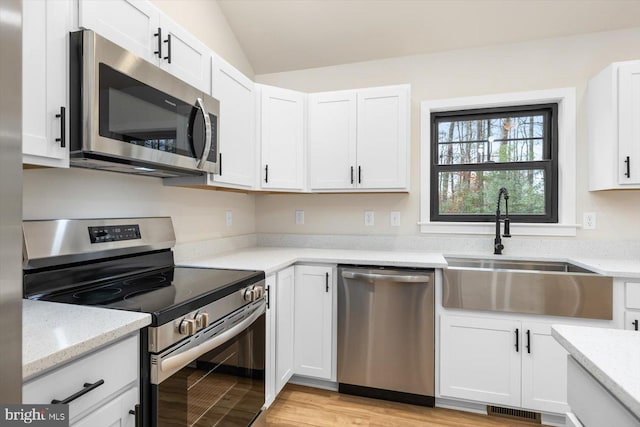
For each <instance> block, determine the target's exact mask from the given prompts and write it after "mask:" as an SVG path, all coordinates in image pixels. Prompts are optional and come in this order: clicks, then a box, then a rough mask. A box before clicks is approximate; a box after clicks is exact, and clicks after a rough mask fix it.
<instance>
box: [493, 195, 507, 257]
mask: <svg viewBox="0 0 640 427" xmlns="http://www.w3.org/2000/svg"><path fill="white" fill-rule="evenodd" d="M502 196H504V209H505V213H504V234H503V235H502V237H511V233H510V232H509V222H510V220H509V192H508V191H507V189H506V188H504V187H502V188H501V189H500V191H498V203H497V204H496V238H495V239H494V241H493V254H494V255H502V250H503V249H504V245H503V244H502V238H501V237H500V198H501V197H502Z"/></svg>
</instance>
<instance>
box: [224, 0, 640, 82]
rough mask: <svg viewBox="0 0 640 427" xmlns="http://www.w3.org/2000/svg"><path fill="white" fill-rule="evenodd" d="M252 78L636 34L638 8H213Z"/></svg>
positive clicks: (266, 0)
mask: <svg viewBox="0 0 640 427" xmlns="http://www.w3.org/2000/svg"><path fill="white" fill-rule="evenodd" d="M218 3H219V4H220V7H221V9H222V11H223V12H224V14H225V16H226V18H227V20H228V22H229V25H230V26H231V28H232V29H233V31H234V32H235V34H236V36H237V38H238V40H239V42H240V44H241V45H242V47H243V48H244V50H245V53H246V54H247V56H248V58H249V61H250V62H251V63H252V65H253V67H254V70H255V72H256V74H265V73H273V72H280V71H287V70H296V69H303V68H312V67H321V66H329V65H336V64H343V63H350V62H357V61H367V60H374V59H381V58H389V57H395V56H405V55H413V54H420V53H431V52H439V51H446V50H452V49H464V48H473V47H480V46H487V45H495V44H504V43H514V42H522V41H528V40H536V39H543V38H551V37H560V36H568V35H573V34H581V33H590V32H597V31H608V30H615V29H622V28H629V27H636V26H640V0H218Z"/></svg>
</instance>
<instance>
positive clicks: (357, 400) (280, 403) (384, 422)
mask: <svg viewBox="0 0 640 427" xmlns="http://www.w3.org/2000/svg"><path fill="white" fill-rule="evenodd" d="M538 425H539V424H538ZM267 426H270V427H273V426H290V427H294V426H295V427H301V426H371V427H392V426H393V427H395V426H398V427H404V426H406V427H409V426H412V427H413V426H429V427H507V426H508V427H535V426H536V424H532V423H528V422H520V421H515V420H509V419H507V418H499V417H494V416H491V417H489V416H486V415H478V414H472V413H468V412H459V411H452V410H450V409H442V408H425V407H420V406H414V405H407V404H404V403H396V402H387V401H384V400H375V399H368V398H365V397H358V396H349V395H346V394H339V393H337V392H333V391H327V390H319V389H315V388H309V387H303V386H299V385H293V384H287V386H286V387H285V388H284V390H282V392H280V394H279V396H278V398H277V400H276V401H275V402H274V403H273V405H271V407H270V408H269V410H268V411H267Z"/></svg>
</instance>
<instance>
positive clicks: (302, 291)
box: [294, 266, 334, 380]
mask: <svg viewBox="0 0 640 427" xmlns="http://www.w3.org/2000/svg"><path fill="white" fill-rule="evenodd" d="M333 288H334V286H333V269H332V268H331V267H316V266H296V292H295V307H296V310H295V339H294V348H295V351H294V353H295V373H296V374H297V375H304V376H308V377H314V378H320V379H326V380H329V379H331V373H332V354H333V349H332V342H333V337H332V331H333V315H332V313H333V307H332V301H333V297H332V295H333V292H334V290H333Z"/></svg>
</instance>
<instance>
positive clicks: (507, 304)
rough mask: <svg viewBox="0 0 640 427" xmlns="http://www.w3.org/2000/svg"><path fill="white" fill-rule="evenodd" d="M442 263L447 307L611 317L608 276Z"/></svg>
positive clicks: (524, 264) (501, 263) (500, 263)
mask: <svg viewBox="0 0 640 427" xmlns="http://www.w3.org/2000/svg"><path fill="white" fill-rule="evenodd" d="M445 259H446V260H447V263H448V267H447V268H446V269H445V270H444V274H443V278H444V280H443V294H442V304H443V306H444V307H446V308H459V309H465V310H488V311H498V312H510V313H526V314H543V315H551V316H566V317H580V318H588V319H607V320H610V319H612V310H613V305H612V301H613V279H612V278H611V277H607V276H602V275H599V274H597V273H594V272H592V271H590V270H587V269H585V268H582V267H579V266H577V265H574V264H571V263H568V262H556V261H530V260H509V259H506V260H505V259H496V258H482V257H480V258H464V257H445Z"/></svg>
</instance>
